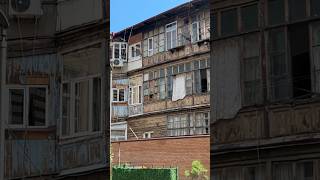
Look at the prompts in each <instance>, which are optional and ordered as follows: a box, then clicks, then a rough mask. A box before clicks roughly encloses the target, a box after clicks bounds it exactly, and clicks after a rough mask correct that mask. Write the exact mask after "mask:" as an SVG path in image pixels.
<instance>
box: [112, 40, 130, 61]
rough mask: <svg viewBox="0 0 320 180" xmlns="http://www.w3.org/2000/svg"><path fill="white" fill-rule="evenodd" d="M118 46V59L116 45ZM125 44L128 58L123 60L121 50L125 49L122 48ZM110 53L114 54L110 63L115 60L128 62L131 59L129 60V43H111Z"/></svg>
mask: <svg viewBox="0 0 320 180" xmlns="http://www.w3.org/2000/svg"><path fill="white" fill-rule="evenodd" d="M116 44H118V45H119V54H118V58H115V45H116ZM123 44H125V45H126V48H125V52H126V58H125V59H123V58H122V54H121V50H122V49H123V48H122V45H123ZM110 48H111V49H110V51H111V53H112V55H110V57H111V59H110V61H113V60H115V59H122V60H124V61H127V60H128V59H129V58H128V43H126V42H111V43H110Z"/></svg>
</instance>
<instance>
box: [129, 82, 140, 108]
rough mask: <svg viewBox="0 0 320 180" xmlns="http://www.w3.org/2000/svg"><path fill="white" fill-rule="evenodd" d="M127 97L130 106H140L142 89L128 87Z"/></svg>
mask: <svg viewBox="0 0 320 180" xmlns="http://www.w3.org/2000/svg"><path fill="white" fill-rule="evenodd" d="M129 97H130V101H129V103H130V105H135V104H141V103H142V88H141V86H131V87H129Z"/></svg>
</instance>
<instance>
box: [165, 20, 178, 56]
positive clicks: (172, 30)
mask: <svg viewBox="0 0 320 180" xmlns="http://www.w3.org/2000/svg"><path fill="white" fill-rule="evenodd" d="M166 39H167V41H166V42H167V46H166V47H167V50H169V49H172V48H175V47H176V46H177V23H176V22H173V23H170V24H167V25H166Z"/></svg>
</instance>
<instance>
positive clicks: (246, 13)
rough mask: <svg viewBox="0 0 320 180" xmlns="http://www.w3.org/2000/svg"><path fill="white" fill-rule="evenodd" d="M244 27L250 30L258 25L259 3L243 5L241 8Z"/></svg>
mask: <svg viewBox="0 0 320 180" xmlns="http://www.w3.org/2000/svg"><path fill="white" fill-rule="evenodd" d="M241 15H242V17H241V20H242V29H243V30H244V31H249V30H253V29H256V28H257V27H258V6H257V4H255V5H252V6H247V7H243V8H242V9H241Z"/></svg>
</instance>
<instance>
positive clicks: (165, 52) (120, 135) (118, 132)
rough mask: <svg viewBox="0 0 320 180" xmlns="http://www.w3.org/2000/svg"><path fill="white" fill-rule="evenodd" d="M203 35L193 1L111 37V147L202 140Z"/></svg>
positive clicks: (202, 1) (201, 6) (206, 34)
mask: <svg viewBox="0 0 320 180" xmlns="http://www.w3.org/2000/svg"><path fill="white" fill-rule="evenodd" d="M209 29H210V13H209V6H208V1H207V0H194V1H190V2H188V3H185V4H182V5H180V6H177V7H175V8H173V9H170V10H168V11H166V12H163V13H161V14H159V15H156V16H154V17H151V18H149V19H147V20H145V21H143V22H140V23H138V24H136V25H133V26H132V27H129V28H126V29H124V30H122V31H120V32H117V33H115V34H113V36H112V42H111V46H110V47H111V48H110V54H111V63H112V66H113V69H112V76H113V78H112V95H111V96H112V100H113V101H112V110H113V111H112V124H111V140H112V141H114V142H116V141H123V140H128V141H132V140H134V141H135V140H138V141H137V142H139V140H147V141H148V139H150V141H152V139H159V138H160V139H161V138H169V137H171V138H183V137H186V138H187V137H192V136H203V138H208V135H209V117H210V112H209V111H210V102H209V101H210V100H209V94H210V70H209V67H210V62H209V56H210V45H209V38H210V31H209ZM187 141H188V140H186V141H185V142H187ZM199 141H201V140H199ZM159 142H162V141H159ZM163 142H168V143H170V142H174V140H172V141H170V140H168V141H163ZM181 142H183V141H181ZM206 142H207V143H208V141H206ZM116 144H117V143H115V148H116V146H117V147H118V145H116ZM138 144H139V143H138ZM204 144H205V143H204ZM141 145H143V143H142V142H141ZM168 145H169V144H168ZM202 148H206V147H205V146H202ZM124 151H125V150H124ZM207 151H208V152H209V149H208V148H207ZM115 152H116V153H118V152H117V151H115ZM163 153H165V152H163ZM207 155H208V154H207ZM178 156H179V155H177V157H178ZM192 158H193V157H191V156H190V159H187V160H186V161H185V162H183V163H189V164H190V165H191V162H192V160H195V159H192ZM164 159H165V158H164ZM204 159H205V161H206V163H207V162H209V156H208V157H207V158H204ZM202 160H203V159H202ZM124 161H131V163H135V164H137V165H141V164H143V163H145V162H143V161H144V160H143V159H141V160H140V161H137V162H132V161H134V160H132V159H131V160H130V158H129V159H126V158H124V159H123V160H122V162H124ZM145 161H150V160H145ZM155 161H158V160H156V159H155ZM172 162H173V161H172ZM154 163H156V162H154ZM151 164H152V162H149V165H151ZM172 165H173V164H172ZM207 167H208V164H207ZM184 170H185V169H181V171H184Z"/></svg>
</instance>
